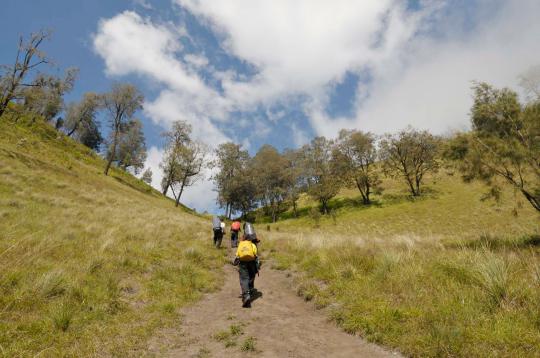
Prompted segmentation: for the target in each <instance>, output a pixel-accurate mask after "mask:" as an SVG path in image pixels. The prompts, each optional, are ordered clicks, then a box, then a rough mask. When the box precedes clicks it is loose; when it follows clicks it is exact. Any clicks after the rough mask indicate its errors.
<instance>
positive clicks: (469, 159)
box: [445, 83, 540, 211]
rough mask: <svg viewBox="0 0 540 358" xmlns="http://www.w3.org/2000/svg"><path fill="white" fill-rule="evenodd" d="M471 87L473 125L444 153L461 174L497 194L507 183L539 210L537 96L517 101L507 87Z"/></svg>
mask: <svg viewBox="0 0 540 358" xmlns="http://www.w3.org/2000/svg"><path fill="white" fill-rule="evenodd" d="M473 90H474V104H473V107H472V109H471V122H472V129H473V130H472V132H470V133H462V134H459V135H457V136H456V137H455V138H453V139H452V140H451V141H450V143H449V144H448V146H447V149H446V151H445V156H446V157H447V158H450V159H454V160H457V161H458V163H459V166H460V169H461V170H462V172H463V174H464V179H465V180H467V181H469V180H473V179H480V180H482V181H484V182H486V183H487V184H488V185H489V186H490V187H491V194H492V195H493V196H496V197H497V196H498V195H499V192H500V186H501V184H503V183H507V184H509V185H511V186H513V187H514V188H515V189H517V190H518V191H519V192H521V194H522V195H523V196H524V197H525V198H526V199H527V201H528V202H529V203H530V204H531V205H532V207H533V208H535V209H536V210H537V211H540V97H538V96H537V97H536V98H535V99H533V100H531V101H530V102H528V103H526V104H525V105H521V104H520V103H519V100H518V96H517V94H516V93H515V92H514V91H511V90H509V89H507V88H504V89H496V88H494V87H492V86H490V85H488V84H486V83H478V84H476V85H475V86H474V87H473ZM533 98H534V97H533Z"/></svg>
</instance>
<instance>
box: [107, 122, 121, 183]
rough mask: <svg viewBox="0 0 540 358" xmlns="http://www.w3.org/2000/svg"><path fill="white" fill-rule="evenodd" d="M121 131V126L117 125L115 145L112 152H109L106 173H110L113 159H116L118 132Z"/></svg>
mask: <svg viewBox="0 0 540 358" xmlns="http://www.w3.org/2000/svg"><path fill="white" fill-rule="evenodd" d="M119 131H120V128H119V127H118V126H117V127H116V128H115V130H114V137H113V147H112V150H111V153H110V154H109V160H107V166H106V167H105V175H109V169H110V168H111V164H112V161H113V159H114V155H115V154H116V145H117V142H118V132H119Z"/></svg>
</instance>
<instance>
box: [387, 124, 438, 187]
mask: <svg viewBox="0 0 540 358" xmlns="http://www.w3.org/2000/svg"><path fill="white" fill-rule="evenodd" d="M438 148H439V140H438V139H437V138H436V137H435V136H433V135H432V134H431V133H429V132H428V131H418V130H415V129H413V128H410V127H409V128H407V129H406V130H403V131H401V132H399V133H398V134H395V135H390V134H387V135H385V136H384V138H383V139H382V140H381V143H380V153H381V158H382V159H383V161H384V168H385V171H386V173H388V174H390V175H394V176H400V177H403V179H405V181H406V182H407V185H408V186H409V190H410V191H411V194H412V195H413V196H419V195H420V193H421V191H420V187H421V184H422V181H423V179H424V176H425V174H426V173H428V172H430V171H431V172H435V171H437V169H438V163H437V161H436V156H437V153H438Z"/></svg>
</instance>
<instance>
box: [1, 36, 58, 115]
mask: <svg viewBox="0 0 540 358" xmlns="http://www.w3.org/2000/svg"><path fill="white" fill-rule="evenodd" d="M50 36H51V34H50V32H48V31H43V30H42V31H39V32H37V33H33V34H31V35H30V39H29V40H28V41H27V42H24V38H23V37H22V36H21V37H20V38H19V46H18V48H17V55H16V57H15V64H14V65H13V66H6V65H4V66H1V68H2V69H3V71H2V72H3V74H2V75H1V76H0V117H2V115H3V114H4V112H5V111H6V109H7V108H8V104H9V103H10V102H11V101H14V100H19V99H22V94H23V90H24V89H25V88H27V87H31V86H39V84H31V83H27V82H25V80H26V78H27V76H28V74H29V73H31V72H32V71H33V70H35V69H36V68H38V67H39V66H41V65H43V64H47V63H49V62H50V60H49V59H48V58H47V56H46V54H45V53H44V52H42V51H41V50H40V49H39V47H40V46H41V44H42V43H43V41H45V40H47V39H49V38H50Z"/></svg>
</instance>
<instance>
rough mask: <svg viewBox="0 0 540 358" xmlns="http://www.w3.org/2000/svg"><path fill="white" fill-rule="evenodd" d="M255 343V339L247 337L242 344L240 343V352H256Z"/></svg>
mask: <svg viewBox="0 0 540 358" xmlns="http://www.w3.org/2000/svg"><path fill="white" fill-rule="evenodd" d="M256 343H257V341H256V338H255V337H248V338H246V339H245V340H244V342H242V345H241V346H240V350H241V351H242V352H257V347H256Z"/></svg>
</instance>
